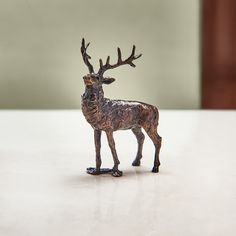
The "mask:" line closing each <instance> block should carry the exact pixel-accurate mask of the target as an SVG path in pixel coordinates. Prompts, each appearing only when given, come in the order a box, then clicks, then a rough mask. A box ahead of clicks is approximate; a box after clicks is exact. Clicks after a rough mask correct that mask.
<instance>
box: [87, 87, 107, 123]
mask: <svg viewBox="0 0 236 236" xmlns="http://www.w3.org/2000/svg"><path fill="white" fill-rule="evenodd" d="M103 102H104V92H103V89H102V87H97V88H94V87H89V86H86V89H85V92H84V94H83V96H82V111H83V113H84V116H85V117H86V119H87V121H88V122H89V123H90V124H92V123H94V122H95V120H96V119H97V118H98V117H97V116H98V113H99V111H100V110H101V107H102V104H103Z"/></svg>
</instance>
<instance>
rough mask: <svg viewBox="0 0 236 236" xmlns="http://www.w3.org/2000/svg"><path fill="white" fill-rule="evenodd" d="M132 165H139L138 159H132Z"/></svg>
mask: <svg viewBox="0 0 236 236" xmlns="http://www.w3.org/2000/svg"><path fill="white" fill-rule="evenodd" d="M132 166H140V160H134V161H133V163H132Z"/></svg>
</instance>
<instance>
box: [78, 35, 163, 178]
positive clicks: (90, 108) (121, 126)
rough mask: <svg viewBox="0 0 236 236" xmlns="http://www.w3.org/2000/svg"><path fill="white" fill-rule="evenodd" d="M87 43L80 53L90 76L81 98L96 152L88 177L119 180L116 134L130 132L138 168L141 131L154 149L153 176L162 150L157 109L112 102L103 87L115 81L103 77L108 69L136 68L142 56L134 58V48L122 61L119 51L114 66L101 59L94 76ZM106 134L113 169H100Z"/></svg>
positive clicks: (86, 79) (157, 168)
mask: <svg viewBox="0 0 236 236" xmlns="http://www.w3.org/2000/svg"><path fill="white" fill-rule="evenodd" d="M88 46H89V43H88V44H87V45H85V40H84V39H82V45H81V53H82V57H83V60H84V63H85V64H86V66H87V67H88V69H89V74H88V75H86V76H84V77H83V79H84V84H85V93H84V94H83V95H82V111H83V114H84V116H85V118H86V120H87V121H88V123H89V124H90V125H91V126H92V127H93V129H94V141H95V148H96V167H95V168H93V167H90V168H87V173H88V174H92V175H99V174H104V173H111V174H112V175H113V176H115V177H120V176H122V171H120V170H119V169H118V165H119V164H120V161H119V159H118V157H117V153H116V149H115V142H114V139H113V132H114V131H116V130H126V129H131V130H132V131H133V133H134V135H135V136H136V138H137V141H138V152H137V156H136V158H135V160H134V161H133V163H132V165H133V166H140V160H141V158H142V149H143V142H144V134H143V133H142V131H141V128H143V129H144V130H145V131H146V133H147V134H148V136H149V137H150V138H151V140H152V141H153V143H154V145H155V158H154V166H153V168H152V172H154V173H157V172H158V171H159V165H160V161H159V152H160V148H161V137H160V136H159V135H158V133H157V126H158V119H159V113H158V110H157V108H156V107H154V106H152V105H149V104H145V103H142V102H136V101H124V100H111V99H108V98H105V97H104V92H103V88H102V85H103V84H110V83H112V82H114V81H115V79H114V78H110V77H104V76H103V75H104V72H106V71H107V70H109V69H114V68H116V67H118V66H121V65H130V66H132V67H135V65H134V64H133V61H134V60H136V59H138V58H139V57H141V56H142V54H139V55H135V46H133V49H132V53H131V55H130V56H129V57H128V58H127V59H125V60H122V58H121V51H120V48H118V49H117V51H118V61H117V63H116V64H112V65H111V64H110V57H109V56H108V57H107V60H106V63H105V64H103V61H102V60H101V59H100V60H99V63H100V68H99V70H98V72H97V73H95V72H94V69H93V66H92V64H91V63H90V62H89V59H91V57H90V56H89V55H88V54H87V52H86V50H87V48H88ZM102 131H105V133H106V136H107V140H108V144H109V147H110V149H111V153H112V156H113V160H114V166H113V168H112V169H109V168H101V163H102V161H101V155H100V149H101V133H102Z"/></svg>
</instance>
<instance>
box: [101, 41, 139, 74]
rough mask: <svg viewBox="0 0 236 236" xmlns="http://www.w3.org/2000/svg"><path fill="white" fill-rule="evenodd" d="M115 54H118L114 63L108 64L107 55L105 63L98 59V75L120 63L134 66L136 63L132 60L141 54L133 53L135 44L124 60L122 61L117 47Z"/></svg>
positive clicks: (108, 58)
mask: <svg viewBox="0 0 236 236" xmlns="http://www.w3.org/2000/svg"><path fill="white" fill-rule="evenodd" d="M117 54H118V60H117V63H116V64H113V65H111V64H110V57H109V56H108V57H107V60H106V64H105V65H103V62H102V59H100V60H99V63H100V68H99V71H98V74H99V75H103V74H104V72H105V71H106V70H109V69H114V68H116V67H118V66H121V65H130V66H132V67H135V66H136V65H135V64H134V63H133V61H134V60H136V59H138V58H139V57H141V56H142V54H138V55H135V45H134V46H133V48H132V52H131V55H130V56H129V57H128V58H127V59H126V60H124V61H123V60H122V54H121V50H120V48H119V47H118V48H117Z"/></svg>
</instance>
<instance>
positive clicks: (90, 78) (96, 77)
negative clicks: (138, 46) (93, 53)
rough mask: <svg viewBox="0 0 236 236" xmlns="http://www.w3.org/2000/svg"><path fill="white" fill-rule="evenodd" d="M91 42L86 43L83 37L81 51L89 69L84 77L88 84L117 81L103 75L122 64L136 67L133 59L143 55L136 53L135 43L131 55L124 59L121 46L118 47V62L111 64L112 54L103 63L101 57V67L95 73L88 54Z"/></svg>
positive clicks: (94, 84)
mask: <svg viewBox="0 0 236 236" xmlns="http://www.w3.org/2000/svg"><path fill="white" fill-rule="evenodd" d="M89 44H90V43H88V44H87V45H86V44H85V40H84V38H83V39H82V44H81V53H82V57H83V60H84V63H85V65H86V66H87V67H88V70H89V74H88V75H86V76H84V77H83V79H84V83H85V85H86V86H96V85H100V86H101V85H102V84H111V83H112V82H114V81H115V79H114V78H111V77H104V76H103V75H104V73H105V72H106V71H107V70H109V69H114V68H116V67H118V66H121V65H130V66H132V67H135V64H134V63H133V61H134V60H136V59H138V58H139V57H141V56H142V54H139V55H135V45H134V46H133V49H132V52H131V55H130V56H129V57H128V58H127V59H125V60H122V56H121V50H120V48H117V53H118V60H117V63H116V64H113V65H111V64H110V56H108V57H107V60H106V63H105V64H103V61H102V59H99V65H100V67H99V70H98V72H97V73H95V72H94V69H93V66H92V64H91V63H90V62H89V60H90V59H91V57H90V56H89V55H88V54H87V48H88V46H89Z"/></svg>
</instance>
